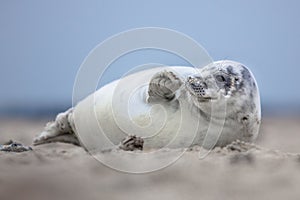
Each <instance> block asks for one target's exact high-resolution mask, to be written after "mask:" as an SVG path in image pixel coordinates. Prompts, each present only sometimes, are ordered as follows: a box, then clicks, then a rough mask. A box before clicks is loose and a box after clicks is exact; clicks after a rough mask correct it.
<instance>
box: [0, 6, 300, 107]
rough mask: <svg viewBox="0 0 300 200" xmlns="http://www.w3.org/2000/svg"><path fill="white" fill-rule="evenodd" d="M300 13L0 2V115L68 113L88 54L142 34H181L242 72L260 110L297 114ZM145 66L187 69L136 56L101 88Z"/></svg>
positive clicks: (170, 60) (166, 57) (169, 60)
mask: <svg viewBox="0 0 300 200" xmlns="http://www.w3.org/2000/svg"><path fill="white" fill-rule="evenodd" d="M299 9H300V1H297V0H294V1H292V0H287V1H283V0H281V1H278V0H265V1H260V0H252V1H239V0H227V1H221V0H206V1H198V0H190V1H175V0H164V1H161V0H151V1H149V0H147V1H144V0H128V1H122V0H119V1H116V0H106V1H101V0H100V1H83V0H82V1H77V0H63V1H60V0H53V1H40V0H28V1H16V0H2V1H1V2H0V27H1V31H0V69H1V72H0V111H1V110H3V109H10V108H16V107H17V108H22V107H31V108H33V109H34V108H40V107H47V106H56V105H57V106H59V105H71V104H72V90H73V84H74V81H75V77H76V73H77V71H78V70H79V67H80V65H81V64H82V62H83V60H84V59H85V57H86V56H87V55H88V54H89V52H90V51H91V50H92V49H93V48H94V47H95V46H96V45H98V44H99V43H100V42H102V41H104V40H105V39H107V38H108V37H110V36H112V35H115V34H117V33H120V32H122V31H126V30H129V29H133V28H141V27H162V28H168V29H173V30H176V31H179V32H182V33H184V34H186V35H188V36H190V37H191V38H193V39H194V40H195V41H197V42H198V43H199V44H201V45H202V46H203V47H204V48H205V49H206V50H207V52H208V53H209V55H210V56H211V57H212V58H213V59H214V60H222V59H230V60H236V61H239V62H241V63H243V64H245V65H246V66H248V67H249V68H250V69H251V71H252V72H253V74H254V75H255V77H256V80H257V82H258V85H259V88H260V93H261V100H262V104H263V106H265V107H268V106H269V105H272V106H273V108H282V109H284V107H285V106H293V107H297V108H300V89H299V83H298V80H299V74H300V66H299V64H298V58H299V57H300V37H299V36H300V12H299ZM149 62H153V63H163V64H166V65H187V64H188V63H186V61H184V60H183V59H181V58H178V57H176V56H174V55H171V54H167V53H162V52H158V51H151V50H148V51H142V52H135V53H133V54H132V55H128V56H127V57H126V56H124V57H122V58H120V59H119V60H118V61H117V62H115V63H113V64H112V65H113V66H112V68H111V70H110V72H109V73H108V74H107V75H106V77H105V79H104V81H103V83H107V82H109V81H111V80H113V79H116V78H118V77H120V76H122V73H123V72H124V71H126V70H129V69H130V68H132V67H135V66H137V65H140V64H143V63H149ZM120 68H122V70H123V71H122V70H121V71H120V70H119V69H120Z"/></svg>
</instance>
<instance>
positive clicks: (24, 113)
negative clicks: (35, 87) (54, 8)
mask: <svg viewBox="0 0 300 200" xmlns="http://www.w3.org/2000/svg"><path fill="white" fill-rule="evenodd" d="M70 107H72V105H71V104H68V103H65V104H55V105H46V106H42V105H39V106H36V105H35V106H34V105H29V106H28V105H27V106H25V105H23V106H7V107H5V108H0V117H1V118H5V117H7V118H11V117H12V118H13V117H21V118H52V117H55V116H56V115H57V114H58V113H60V112H64V111H66V110H67V109H69V108H70ZM261 107H262V117H271V116H297V117H300V103H293V104H284V103H282V104H278V103H277V104H270V103H268V104H267V103H262V106H261Z"/></svg>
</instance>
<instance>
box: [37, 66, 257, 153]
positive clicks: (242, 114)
mask: <svg viewBox="0 0 300 200" xmlns="http://www.w3.org/2000/svg"><path fill="white" fill-rule="evenodd" d="M141 80H145V83H146V84H143V85H141ZM91 104H93V105H91ZM89 107H93V109H94V113H93V114H95V115H96V118H97V120H96V121H97V123H98V125H99V126H100V127H101V132H102V133H105V135H106V137H107V138H108V139H109V140H110V141H111V143H112V144H113V145H117V144H119V143H120V142H121V141H122V140H123V139H124V138H125V137H126V136H128V135H136V136H137V137H136V138H143V140H144V146H145V147H148V148H161V147H166V146H168V145H169V146H168V147H172V148H181V147H188V146H190V145H203V142H204V140H205V138H206V140H207V141H209V142H208V144H207V146H208V147H210V146H211V145H213V146H225V145H227V144H229V143H231V142H233V141H235V140H241V141H246V142H252V141H253V140H254V139H255V138H256V137H257V134H258V131H259V126H260V122H261V107H260V97H259V90H258V86H257V83H256V80H255V78H254V76H253V74H252V73H251V72H250V70H249V69H248V68H247V67H245V66H244V65H243V64H241V63H238V62H235V61H230V60H222V61H217V62H213V63H211V64H209V65H207V66H205V67H203V68H201V69H197V68H193V67H167V68H156V69H155V70H154V69H150V70H145V71H140V72H137V73H134V74H131V75H128V76H126V77H124V78H122V79H120V80H116V81H114V82H112V83H109V84H107V85H105V86H103V87H102V88H100V89H99V90H97V91H96V92H95V93H94V94H92V95H90V96H88V97H87V98H86V99H84V100H82V101H81V102H79V103H78V104H77V105H76V106H75V107H74V108H71V109H69V110H67V111H66V112H63V113H60V114H58V115H57V117H56V119H55V121H54V122H50V123H48V124H47V125H46V127H45V129H44V131H43V132H42V133H41V134H40V135H39V136H37V137H36V138H35V139H34V145H39V144H44V143H49V142H68V143H73V144H76V145H81V146H83V147H85V145H86V144H87V143H89V142H92V143H93V142H94V141H96V140H97V134H95V135H94V136H92V137H90V138H89V139H88V141H84V142H83V141H82V140H85V139H84V138H82V137H80V134H79V132H80V133H82V132H84V131H85V129H82V128H80V126H81V127H82V124H86V123H89V119H90V116H92V115H89V114H87V113H88V111H87V110H88V108H89ZM224 107H225V108H226V109H225V110H224ZM223 114H224V115H223ZM220 126H222V128H221V133H220V135H217V133H215V132H217V131H215V132H214V131H212V133H213V134H211V136H210V135H207V134H206V133H207V130H208V129H209V127H220ZM79 129H80V131H79ZM87 129H92V132H94V131H96V130H95V129H96V128H95V127H93V128H91V127H90V126H87V128H86V130H87ZM141 130H142V131H141ZM212 130H214V129H212ZM216 130H217V129H216ZM214 134H215V135H214ZM216 135H217V141H215V142H214V141H213V140H215V138H216ZM210 140H211V142H210ZM170 141H172V142H171V145H170ZM94 144H95V146H97V145H98V146H99V144H100V146H101V141H100V143H99V141H98V142H96V143H94ZM204 147H205V146H204ZM95 148H96V147H95ZM101 148H102V147H101ZM103 148H104V147H103Z"/></svg>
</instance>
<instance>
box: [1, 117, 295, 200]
mask: <svg viewBox="0 0 300 200" xmlns="http://www.w3.org/2000/svg"><path fill="white" fill-rule="evenodd" d="M46 122H47V121H46V120H43V119H41V120H29V119H28V120H26V119H1V121H0V142H1V143H4V142H6V141H8V140H9V139H13V140H15V141H18V142H21V143H23V144H25V145H31V144H32V138H33V137H34V136H35V135H36V134H38V133H39V132H40V131H41V130H42V129H43V127H44V125H45V124H46ZM299 122H300V118H297V117H285V118H283V117H281V118H279V117H277V118H276V117H273V118H263V122H262V126H261V130H260V135H259V137H258V139H257V141H256V143H255V145H250V146H251V147H250V146H247V145H246V147H247V148H246V149H243V146H240V147H239V144H236V145H235V146H234V147H233V148H232V147H227V148H222V149H221V148H216V149H215V150H213V151H212V152H211V153H210V154H209V156H207V157H206V158H205V159H203V160H199V159H198V156H197V155H198V150H197V148H194V149H192V150H189V151H187V152H185V154H184V155H183V156H182V157H181V158H180V159H179V160H178V161H177V162H176V163H174V164H172V165H171V166H169V167H167V168H164V169H162V170H159V171H156V172H152V173H147V174H139V175H137V174H135V175H134V174H127V173H121V172H118V171H115V170H113V169H110V168H108V167H106V166H104V165H103V164H101V163H100V162H98V161H97V160H95V159H94V158H93V157H91V156H90V155H89V154H88V153H87V152H85V151H84V149H83V148H81V147H77V146H74V145H70V144H62V143H53V144H47V145H41V146H36V147H33V151H28V152H23V153H9V152H0V199H3V200H5V199H10V200H15V199H24V200H27V199H28V200H29V199H31V200H35V199H39V200H40V199H72V200H77V199H88V200H93V199H172V200H177V199H208V200H210V199H272V200H276V199H299V197H300V190H299V185H300V140H299V133H300V123H299ZM115 153H116V152H115ZM117 153H119V154H122V152H121V151H120V152H117Z"/></svg>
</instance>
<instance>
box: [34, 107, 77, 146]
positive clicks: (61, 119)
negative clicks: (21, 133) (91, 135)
mask: <svg viewBox="0 0 300 200" xmlns="http://www.w3.org/2000/svg"><path fill="white" fill-rule="evenodd" d="M72 115H73V108H71V109H69V110H67V111H66V112H63V113H60V114H58V115H57V117H56V119H55V121H54V122H49V123H48V124H47V125H46V127H45V128H44V131H43V132H42V133H41V134H39V136H37V137H36V138H34V140H33V145H40V144H46V143H51V142H65V143H71V144H75V145H80V143H79V140H78V138H77V136H76V135H75V133H74V126H72V124H73V118H72V117H73V116H72Z"/></svg>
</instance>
